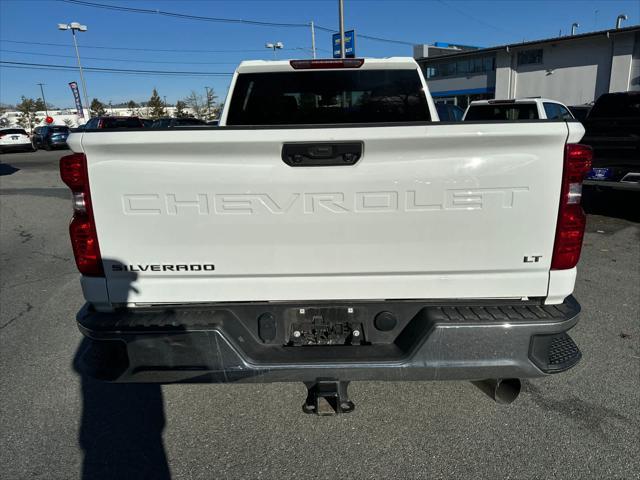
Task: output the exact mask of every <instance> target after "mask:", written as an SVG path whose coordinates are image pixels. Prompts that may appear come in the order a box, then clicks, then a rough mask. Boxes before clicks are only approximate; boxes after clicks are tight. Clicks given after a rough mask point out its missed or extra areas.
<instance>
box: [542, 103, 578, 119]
mask: <svg viewBox="0 0 640 480" xmlns="http://www.w3.org/2000/svg"><path fill="white" fill-rule="evenodd" d="M543 106H544V113H545V115H546V116H547V119H548V120H573V115H572V114H571V112H569V110H567V109H566V108H565V107H564V106H563V105H560V104H559V103H553V102H544V104H543Z"/></svg>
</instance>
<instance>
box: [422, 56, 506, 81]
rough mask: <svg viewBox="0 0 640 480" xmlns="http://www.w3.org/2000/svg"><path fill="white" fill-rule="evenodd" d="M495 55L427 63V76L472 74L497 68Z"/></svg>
mask: <svg viewBox="0 0 640 480" xmlns="http://www.w3.org/2000/svg"><path fill="white" fill-rule="evenodd" d="M495 68H496V65H495V57H489V56H486V57H477V58H468V59H463V60H450V61H448V62H438V63H433V64H431V65H426V66H425V67H424V70H425V72H426V75H427V78H437V77H452V76H454V75H471V74H477V73H486V72H490V71H492V70H495Z"/></svg>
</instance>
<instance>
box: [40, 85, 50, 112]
mask: <svg viewBox="0 0 640 480" xmlns="http://www.w3.org/2000/svg"><path fill="white" fill-rule="evenodd" d="M38 85H40V93H42V103H44V111H45V113H46V114H47V117H48V116H49V109H48V108H47V101H46V100H45V98H44V88H43V86H44V85H45V84H44V83H38Z"/></svg>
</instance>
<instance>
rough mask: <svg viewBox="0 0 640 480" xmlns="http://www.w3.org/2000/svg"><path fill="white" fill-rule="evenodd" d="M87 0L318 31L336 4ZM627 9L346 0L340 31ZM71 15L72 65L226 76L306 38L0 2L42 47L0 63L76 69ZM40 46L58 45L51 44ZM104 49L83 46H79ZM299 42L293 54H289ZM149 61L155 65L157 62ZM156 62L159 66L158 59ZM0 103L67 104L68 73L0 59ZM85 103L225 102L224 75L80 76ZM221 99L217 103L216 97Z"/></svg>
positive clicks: (330, 20)
mask: <svg viewBox="0 0 640 480" xmlns="http://www.w3.org/2000/svg"><path fill="white" fill-rule="evenodd" d="M88 1H92V2H95V3H102V4H110V5H116V6H126V7H129V8H141V9H152V10H163V11H168V12H177V13H182V14H188V15H199V16H209V17H225V18H239V19H246V20H260V21H269V22H285V23H306V22H309V21H310V20H313V21H315V22H316V24H318V25H321V26H326V27H335V26H336V25H337V4H338V2H337V0H326V1H306V0H289V1H278V0H254V1H244V0H235V1H232V0H226V1H225V0H209V1H206V0H199V1H189V0H182V1H163V0H144V1H133V0H120V1H109V0H88ZM620 13H626V14H627V15H628V16H629V20H628V21H627V22H625V25H626V26H629V25H633V24H638V23H639V21H640V1H638V0H592V1H582V0H573V1H571V0H565V1H553V0H537V1H515V0H513V1H509V0H503V1H482V0H471V1H463V0H425V1H420V0H416V1H401V0H397V1H394V0H377V1H376V0H345V26H346V28H347V29H349V28H355V29H356V32H357V33H358V32H359V33H362V34H366V35H372V36H379V37H385V38H389V39H396V40H401V41H405V42H411V43H432V42H435V41H440V42H449V43H460V44H465V45H477V46H492V45H500V44H504V43H513V42H519V41H523V40H534V39H539V38H548V37H553V36H557V35H558V33H559V31H560V30H561V29H562V32H563V34H566V33H567V31H568V30H569V29H570V26H571V24H572V23H573V22H578V23H580V25H581V26H580V29H579V32H588V31H593V30H603V29H606V28H611V27H613V26H614V23H615V18H616V16H617V15H618V14H620ZM72 21H77V22H80V23H83V24H86V25H87V26H88V27H89V30H88V32H86V33H80V34H79V37H78V40H79V43H80V54H81V57H82V58H83V65H84V66H87V67H104V68H117V69H136V70H171V71H199V72H232V71H233V69H234V67H235V65H237V63H238V62H240V61H241V60H245V59H270V58H273V54H272V53H271V52H270V51H268V50H266V49H265V48H264V44H265V42H268V41H281V42H283V43H284V44H285V47H286V48H287V50H286V51H282V52H278V56H279V58H304V57H308V56H309V55H310V54H309V51H308V50H303V49H308V48H309V47H310V43H311V38H310V37H311V35H310V32H309V29H308V28H302V27H300V28H285V27H272V26H269V27H265V26H253V25H239V24H229V23H215V22H205V21H194V20H186V19H180V18H171V17H168V16H161V15H156V14H153V15H152V14H137V13H131V12H122V11H113V10H105V9H99V8H94V7H87V6H81V5H76V4H70V3H64V2H62V1H58V0H0V39H2V40H11V41H13V42H40V43H44V44H46V45H34V44H27V43H10V42H4V41H3V42H0V49H1V51H0V59H1V60H3V61H7V62H26V63H40V64H54V65H69V66H75V65H76V63H75V56H74V50H73V47H72V46H71V45H72V44H71V33H70V32H68V31H59V30H57V28H56V25H57V23H64V22H72ZM316 42H317V47H318V48H319V49H321V50H319V56H330V55H331V52H330V49H331V35H330V34H329V33H327V32H322V31H317V32H316ZM51 44H62V45H61V46H56V45H51ZM96 46H98V47H110V48H89V47H96ZM113 47H121V48H139V49H172V50H182V49H184V50H222V51H220V52H206V53H193V52H186V51H178V52H158V51H147V50H144V51H136V50H118V49H113ZM295 49H300V50H295ZM356 51H357V54H358V56H389V55H405V56H411V54H412V50H411V46H410V45H403V44H396V43H385V42H379V41H374V40H367V39H363V38H358V39H357V46H356ZM156 62H158V63H156ZM160 62H162V63H160ZM0 69H1V70H0V102H2V103H10V104H14V103H15V102H16V101H17V100H19V98H20V96H21V95H25V96H27V97H37V96H39V95H40V89H39V87H38V86H37V83H38V82H43V83H45V84H46V86H45V94H46V97H47V102H48V103H53V104H54V105H56V106H59V107H65V106H72V105H73V99H72V96H71V93H70V90H69V87H68V85H67V84H68V82H70V81H73V80H77V81H79V78H78V73H77V71H64V72H60V71H47V70H26V69H24V70H18V69H13V68H6V66H5V65H0ZM86 81H87V89H88V93H89V98H90V99H91V98H93V97H97V98H99V99H100V100H102V101H103V102H105V103H108V102H109V101H110V100H111V101H113V103H117V102H121V101H127V100H130V99H133V100H135V101H138V102H139V101H146V100H148V98H149V96H150V94H151V90H152V88H153V87H156V88H157V89H158V92H159V93H160V95H161V96H166V97H167V101H168V102H169V103H173V102H175V101H176V100H178V99H181V98H184V97H185V96H187V95H188V94H189V92H190V91H191V90H197V91H199V92H202V93H204V87H205V86H209V87H213V88H214V90H215V91H216V93H217V94H218V95H219V96H220V97H224V95H225V94H226V90H227V87H228V82H229V77H213V76H212V77H192V76H191V77H190V76H180V77H178V76H172V77H162V76H157V75H125V74H115V73H97V72H96V73H93V72H87V73H86ZM221 99H222V98H221Z"/></svg>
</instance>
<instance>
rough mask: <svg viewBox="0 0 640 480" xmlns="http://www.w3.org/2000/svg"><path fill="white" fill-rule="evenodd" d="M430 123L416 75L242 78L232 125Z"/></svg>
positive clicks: (231, 108) (396, 71)
mask: <svg viewBox="0 0 640 480" xmlns="http://www.w3.org/2000/svg"><path fill="white" fill-rule="evenodd" d="M429 120H431V115H430V113H429V106H428V103H427V98H426V95H425V92H424V89H423V86H422V82H421V80H420V76H419V73H418V70H417V69H388V70H385V69H378V70H313V71H291V72H269V73H241V74H239V75H238V78H237V80H236V84H235V88H234V91H233V95H232V98H231V103H230V105H229V113H228V117H227V125H314V124H315V125H318V124H352V123H395V122H398V123H406V122H423V121H429Z"/></svg>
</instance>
